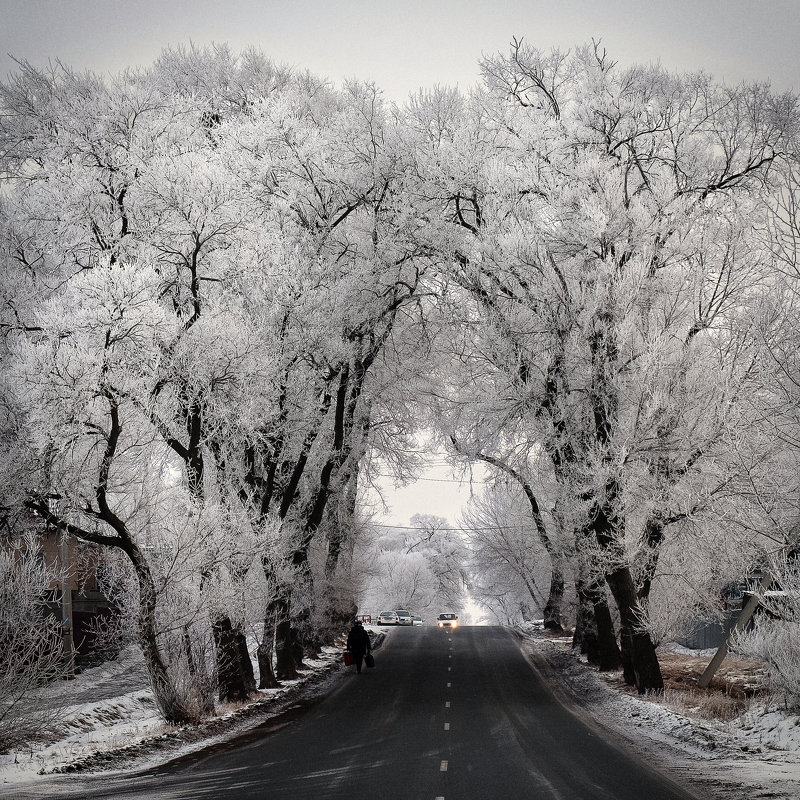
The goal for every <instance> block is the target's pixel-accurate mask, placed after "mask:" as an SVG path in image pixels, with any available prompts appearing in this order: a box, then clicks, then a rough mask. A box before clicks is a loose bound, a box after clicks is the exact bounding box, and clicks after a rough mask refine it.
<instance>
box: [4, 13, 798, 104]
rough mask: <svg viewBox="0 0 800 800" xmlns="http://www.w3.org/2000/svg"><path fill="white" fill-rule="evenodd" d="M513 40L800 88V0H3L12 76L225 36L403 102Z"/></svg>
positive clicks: (459, 78)
mask: <svg viewBox="0 0 800 800" xmlns="http://www.w3.org/2000/svg"><path fill="white" fill-rule="evenodd" d="M511 36H524V37H525V38H526V39H527V40H528V41H530V42H531V43H533V44H534V45H536V46H537V47H540V48H543V49H549V48H551V47H554V46H558V47H561V48H569V47H572V46H574V45H576V44H581V43H584V42H588V41H590V40H591V39H592V38H595V39H602V40H603V44H604V45H605V46H606V48H607V50H608V52H609V55H610V56H611V58H613V59H615V60H618V61H621V62H622V63H624V64H627V63H634V62H651V61H660V62H661V63H662V64H663V65H664V66H665V67H667V68H669V69H675V70H695V69H701V68H702V69H704V70H706V71H707V72H709V73H711V74H712V75H714V76H716V77H717V78H720V79H724V80H726V81H728V82H738V81H740V80H743V79H756V80H767V79H768V80H770V81H771V83H772V84H773V86H774V87H775V88H779V89H791V88H795V89H798V90H800V59H799V58H798V40H799V39H800V0H760V2H755V1H753V0H660V1H658V0H657V1H656V2H653V1H652V0H597V1H595V0H547V2H544V1H543V0H508V1H507V2H502V0H491V1H490V0H481V2H475V1H474V0H401V1H400V2H398V1H397V0H393V1H390V2H387V1H386V0H369V1H368V0H337V2H330V0H325V1H324V2H323V1H321V0H175V1H174V2H171V1H170V0H0V58H1V59H2V63H0V76H2V77H3V78H5V77H6V76H7V75H8V73H9V72H10V71H12V70H13V69H14V62H13V61H12V60H11V58H10V55H13V56H15V57H16V58H19V59H27V60H28V61H30V62H32V63H33V64H35V65H42V64H45V63H46V62H47V61H48V59H56V58H58V59H61V60H62V61H63V62H65V63H66V64H69V65H71V66H73V67H76V68H80V69H91V70H94V71H99V72H106V71H110V72H115V71H118V70H121V69H123V68H124V67H126V66H129V65H131V66H132V65H148V64H150V63H151V62H152V61H153V59H154V58H155V57H156V56H157V55H158V54H159V52H160V51H161V49H162V48H163V47H165V46H167V45H176V44H180V43H188V42H189V41H193V42H195V43H197V44H207V43H210V42H218V43H221V42H227V43H228V44H230V45H231V47H232V48H233V49H234V50H235V51H239V50H242V49H244V48H245V47H248V46H251V45H255V46H256V47H258V48H260V49H261V50H263V51H264V52H265V53H266V54H268V55H270V56H271V57H272V58H273V59H274V60H276V61H279V62H282V63H288V64H294V65H297V66H299V67H304V68H308V69H310V70H312V71H313V72H315V73H318V74H320V75H325V76H327V77H329V78H331V79H332V80H334V81H336V82H339V81H341V80H342V79H343V78H347V77H352V76H358V77H361V78H371V79H373V80H374V81H375V82H376V83H378V84H379V85H380V86H381V87H382V88H383V89H384V91H385V92H386V94H387V96H388V97H390V98H391V99H395V100H403V99H405V97H406V96H407V95H408V93H409V92H410V91H415V90H416V89H418V88H420V87H421V86H431V85H432V84H433V83H442V84H458V85H459V86H461V87H467V86H469V85H471V84H472V83H474V82H475V80H476V78H477V70H476V63H477V60H478V59H479V58H480V56H481V54H482V53H492V52H495V51H497V50H501V49H505V47H506V46H507V44H508V42H509V40H510V38H511Z"/></svg>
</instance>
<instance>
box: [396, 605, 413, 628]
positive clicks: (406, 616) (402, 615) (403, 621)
mask: <svg viewBox="0 0 800 800" xmlns="http://www.w3.org/2000/svg"><path fill="white" fill-rule="evenodd" d="M394 613H395V614H397V624H398V625H413V624H414V620H413V618H412V616H411V612H410V611H408V610H407V609H405V608H398V609H396V610H395V612H394Z"/></svg>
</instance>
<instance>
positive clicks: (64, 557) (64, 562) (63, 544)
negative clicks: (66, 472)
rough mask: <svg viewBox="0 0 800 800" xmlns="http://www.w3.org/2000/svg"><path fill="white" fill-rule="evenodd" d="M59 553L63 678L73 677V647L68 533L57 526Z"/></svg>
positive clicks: (69, 678) (70, 678)
mask: <svg viewBox="0 0 800 800" xmlns="http://www.w3.org/2000/svg"><path fill="white" fill-rule="evenodd" d="M58 533H59V543H58V544H59V555H60V559H61V636H62V639H63V646H64V678H65V679H67V680H72V679H73V678H74V677H75V648H74V646H73V641H72V587H71V586H70V581H71V578H72V570H71V569H70V566H71V561H70V551H69V534H68V533H67V532H66V531H65V530H63V529H62V528H61V527H59V531H58Z"/></svg>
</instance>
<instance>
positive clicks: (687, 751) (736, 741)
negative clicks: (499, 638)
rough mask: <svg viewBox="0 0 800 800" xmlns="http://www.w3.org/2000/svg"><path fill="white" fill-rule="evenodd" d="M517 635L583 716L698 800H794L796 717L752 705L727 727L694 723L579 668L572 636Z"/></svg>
mask: <svg viewBox="0 0 800 800" xmlns="http://www.w3.org/2000/svg"><path fill="white" fill-rule="evenodd" d="M524 635H525V639H524V641H523V644H522V647H523V650H524V651H525V652H526V653H527V654H529V656H530V658H531V660H532V661H533V662H534V664H535V665H536V666H537V667H538V668H539V669H540V670H541V671H542V672H544V673H545V674H547V675H550V676H552V677H553V683H554V685H556V686H557V687H560V688H561V689H562V691H563V692H564V693H565V694H566V695H567V696H568V698H569V699H570V700H572V701H575V702H576V703H577V704H578V706H579V707H580V708H581V709H582V711H583V712H584V713H585V715H586V716H587V717H589V718H590V719H591V720H594V721H595V722H597V723H599V724H600V725H602V726H603V727H606V728H610V729H611V730H612V731H614V733H615V734H616V735H617V736H619V737H620V738H621V739H622V740H624V741H625V743H626V746H627V747H628V748H629V749H631V750H633V751H634V752H636V753H638V754H639V755H640V756H642V757H643V758H645V759H647V760H648V762H649V763H653V764H656V765H657V766H658V767H659V768H660V769H661V770H662V771H663V772H665V773H666V774H669V775H670V776H672V777H673V778H674V779H675V781H676V782H677V783H681V784H683V785H684V786H686V788H688V789H690V790H693V791H694V792H696V793H697V794H698V796H701V797H706V798H714V800H754V798H761V797H764V798H766V797H769V798H772V799H773V800H800V717H797V716H796V715H792V714H787V713H786V712H785V711H784V710H783V709H782V708H780V707H778V706H777V705H776V704H775V702H770V701H757V700H754V701H753V702H752V703H751V704H750V707H749V709H748V710H747V711H746V712H744V713H743V714H742V715H741V716H738V717H735V718H734V719H732V720H729V721H719V720H714V721H712V720H708V719H701V718H698V717H696V716H694V715H693V714H691V709H687V712H688V713H679V712H678V711H676V710H674V709H672V708H669V707H668V706H669V696H667V699H666V701H665V700H657V699H655V698H647V697H644V698H643V697H639V696H637V695H635V694H632V693H630V692H628V691H624V690H621V689H620V684H621V683H622V681H621V676H620V673H613V672H612V673H598V672H597V670H595V669H594V668H592V667H589V666H588V665H586V664H585V663H582V662H581V660H580V659H578V658H576V657H575V655H574V654H573V653H572V651H571V647H570V646H571V641H572V640H571V637H567V638H563V639H558V638H555V639H554V638H545V637H542V636H540V635H539V634H538V631H537V630H535V629H533V628H532V629H530V630H528V631H525V632H524ZM673 649H675V650H679V649H680V648H677V647H674V648H673ZM687 652H689V651H687ZM691 652H692V653H693V655H698V653H697V651H691ZM713 653H714V651H713V650H711V651H708V652H707V653H706V654H705V655H707V656H708V657H709V658H710V657H711V656H712V655H713Z"/></svg>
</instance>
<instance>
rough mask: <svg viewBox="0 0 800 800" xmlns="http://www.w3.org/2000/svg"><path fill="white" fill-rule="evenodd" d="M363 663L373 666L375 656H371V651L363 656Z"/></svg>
mask: <svg viewBox="0 0 800 800" xmlns="http://www.w3.org/2000/svg"><path fill="white" fill-rule="evenodd" d="M364 663H365V664H366V665H367V666H368V667H374V666H375V658H374V657H373V655H372V653H367V654H366V655H365V656H364Z"/></svg>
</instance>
